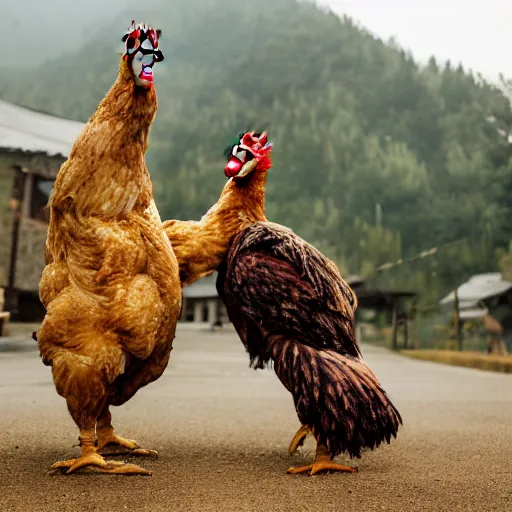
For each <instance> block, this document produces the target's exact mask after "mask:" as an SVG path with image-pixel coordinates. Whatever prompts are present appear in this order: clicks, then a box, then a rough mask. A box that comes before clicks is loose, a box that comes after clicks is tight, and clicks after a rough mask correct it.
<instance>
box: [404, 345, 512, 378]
mask: <svg viewBox="0 0 512 512" xmlns="http://www.w3.org/2000/svg"><path fill="white" fill-rule="evenodd" d="M400 353H401V354H403V355H405V356H408V357H413V358H415V359H421V360H423V361H434V362H436V363H444V364H451V365H454V366H464V367H466V368H477V369H478V370H487V371H492V372H502V373H512V356H499V355H488V354H484V353H482V352H456V351H453V350H401V351H400Z"/></svg>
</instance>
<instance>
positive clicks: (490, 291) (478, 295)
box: [439, 272, 512, 309]
mask: <svg viewBox="0 0 512 512" xmlns="http://www.w3.org/2000/svg"><path fill="white" fill-rule="evenodd" d="M510 289H512V282H510V281H505V280H504V279H503V277H502V276H501V274H500V273H499V272H489V273H487V274H476V275H474V276H473V277H471V278H470V279H469V280H468V281H466V282H465V283H463V284H461V285H460V286H459V288H458V289H457V294H458V296H459V301H460V303H459V307H460V309H465V308H471V307H474V306H475V304H476V303H477V302H478V301H480V300H485V299H489V298H491V297H496V296H498V295H501V294H502V293H505V292H506V291H508V290H510ZM454 300H455V294H454V292H453V291H451V292H450V293H449V294H448V295H446V297H443V298H442V299H441V300H440V301H439V303H440V304H449V303H450V302H453V301H454Z"/></svg>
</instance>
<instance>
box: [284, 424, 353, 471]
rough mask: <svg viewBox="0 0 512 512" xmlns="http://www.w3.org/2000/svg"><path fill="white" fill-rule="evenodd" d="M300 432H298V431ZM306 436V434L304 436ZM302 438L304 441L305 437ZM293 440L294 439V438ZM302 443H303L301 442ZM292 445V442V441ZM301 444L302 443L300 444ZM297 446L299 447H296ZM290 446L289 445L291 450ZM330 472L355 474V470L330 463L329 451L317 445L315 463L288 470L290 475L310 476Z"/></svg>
mask: <svg viewBox="0 0 512 512" xmlns="http://www.w3.org/2000/svg"><path fill="white" fill-rule="evenodd" d="M299 432H300V430H299ZM299 432H297V434H295V437H297V436H298V435H299ZM306 436H307V434H306ZM306 436H304V439H305V437H306ZM294 440H295V438H294ZM302 442H304V441H302ZM292 444H293V441H292ZM301 444H302V443H301ZM297 446H300V444H299V445H297ZM291 447H292V445H290V450H291ZM331 471H339V472H342V473H357V468H352V467H350V466H342V465H341V464H336V463H335V462H333V461H332V459H331V455H330V453H329V450H328V449H327V447H326V446H324V445H321V444H318V445H317V448H316V456H315V462H313V464H309V465H308V466H303V467H300V468H288V471H287V472H288V473H289V474H292V475H296V474H298V473H308V472H309V475H310V476H313V475H317V474H319V473H328V472H331Z"/></svg>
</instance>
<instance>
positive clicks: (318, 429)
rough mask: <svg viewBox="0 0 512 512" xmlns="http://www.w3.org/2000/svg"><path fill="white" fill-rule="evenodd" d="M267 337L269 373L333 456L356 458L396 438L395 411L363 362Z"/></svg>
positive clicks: (301, 418)
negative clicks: (271, 368)
mask: <svg viewBox="0 0 512 512" xmlns="http://www.w3.org/2000/svg"><path fill="white" fill-rule="evenodd" d="M272 338H273V339H271V340H269V341H271V346H272V353H273V357H272V359H273V362H274V370H275V372H276V374H277V376H278V377H279V379H280V380H281V382H282V383H283V384H284V386H285V387H286V388H287V389H288V391H290V392H291V393H292V395H293V398H294V402H295V408H296V410H297V414H298V417H299V420H300V421H301V422H302V423H303V424H304V425H308V426H309V427H310V429H311V430H312V432H313V434H314V435H315V437H316V439H317V441H318V442H320V443H322V444H324V445H326V446H327V448H328V449H329V451H330V453H331V455H332V457H335V456H336V455H338V454H340V453H342V452H346V453H347V454H348V455H349V456H350V457H360V456H361V451H362V450H363V449H365V448H366V449H374V448H377V447H378V446H379V445H380V444H381V443H382V442H383V441H384V440H385V441H387V443H389V442H390V441H391V437H396V433H397V430H398V428H399V425H401V424H402V418H401V416H400V413H399V412H398V410H397V409H396V408H395V406H394V405H393V404H392V403H391V401H390V399H389V398H388V396H387V395H386V393H385V391H384V390H383V389H382V387H381V386H380V384H379V381H378V380H377V377H376V376H375V375H374V373H373V372H372V370H371V369H370V368H369V367H368V366H367V365H366V364H365V363H364V361H362V360H361V359H356V358H353V357H351V356H344V355H342V354H340V353H338V352H334V351H331V350H317V349H314V348H312V347H309V346H307V345H303V344H301V343H299V342H296V341H292V340H287V339H283V338H282V337H278V336H275V337H272Z"/></svg>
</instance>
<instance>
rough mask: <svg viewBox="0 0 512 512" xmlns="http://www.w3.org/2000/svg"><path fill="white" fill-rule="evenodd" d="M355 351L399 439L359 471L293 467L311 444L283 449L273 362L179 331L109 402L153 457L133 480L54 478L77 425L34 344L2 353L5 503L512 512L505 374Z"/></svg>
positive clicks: (509, 392) (225, 337)
mask: <svg viewBox="0 0 512 512" xmlns="http://www.w3.org/2000/svg"><path fill="white" fill-rule="evenodd" d="M363 351H364V353H365V357H366V359H367V361H368V362H369V364H370V365H371V366H372V367H373V369H374V371H375V372H376V374H377V375H378V376H379V378H380V379H381V381H382V383H383V385H384V387H385V389H386V390H387V391H388V393H389V394H390V395H391V397H392V398H393V400H394V402H395V404H396V406H397V407H398V409H399V410H400V412H401V414H402V416H403V418H404V427H403V429H402V431H401V432H400V434H399V436H398V439H397V440H396V441H393V442H392V443H391V445H389V446H385V447H383V448H381V449H379V450H377V451H376V452H370V453H366V454H364V455H363V458H362V459H361V460H358V461H355V464H356V465H357V466H358V467H359V473H356V474H353V475H348V474H334V475H327V476H315V477H307V476H304V475H295V476H290V475H287V474H286V469H287V467H288V466H290V465H298V464H301V463H305V462H307V461H310V460H311V459H312V455H313V447H314V445H313V443H312V441H308V443H307V445H306V447H305V450H304V451H303V453H302V454H300V455H296V456H294V457H290V456H289V455H288V452H287V448H288V443H289V441H290V439H291V437H292V435H293V434H294V433H295V431H296V429H297V428H298V426H299V424H298V420H297V418H296V415H295V411H294V408H293V403H292V399H291V397H290V396H289V395H288V393H287V392H286V391H285V390H284V388H283V387H282V386H281V384H280V383H279V381H278V380H277V378H276V376H275V375H274V373H273V371H254V370H251V369H249V368H248V359H247V356H246V354H245V352H244V350H243V347H242V346H241V344H240V342H239V341H238V339H237V337H236V335H235V334H234V333H232V332H229V333H215V334H213V333H209V332H194V331H191V330H190V329H185V330H184V329H180V330H179V335H178V337H177V340H176V343H175V349H174V351H173V353H172V355H171V363H170V365H169V367H168V369H167V370H166V372H165V374H164V376H163V377H162V378H161V379H160V380H159V381H157V382H156V383H154V384H152V385H150V386H148V387H147V388H145V389H144V390H142V391H140V392H139V393H138V394H137V395H136V396H135V398H134V399H132V400H131V401H130V402H129V403H128V404H127V405H125V406H123V407H121V408H114V410H113V413H114V424H115V425H116V426H117V429H118V430H119V432H120V433H121V434H122V435H124V436H126V437H128V438H134V439H137V441H139V443H140V444H141V445H142V446H144V447H148V448H153V449H157V450H159V452H160V458H159V459H158V460H144V459H137V461H136V462H137V463H140V464H141V465H143V466H145V467H147V468H148V469H151V470H152V471H153V472H154V474H153V476H152V477H129V478H127V477H120V476H111V475H82V476H71V477H66V476H63V475H60V474H59V475H56V476H49V475H48V474H47V469H48V467H49V466H50V464H52V463H53V462H55V461H57V460H59V459H63V458H68V457H70V456H72V455H73V454H74V453H76V450H77V449H76V448H72V446H73V445H74V444H75V443H76V442H77V436H78V432H77V430H76V428H75V426H74V424H73V423H72V421H71V419H70V417H69V415H68V413H67V410H66V406H65V402H64V400H63V399H62V398H60V397H59V396H58V395H57V394H56V392H55V389H54V387H53V383H52V380H51V375H50V369H49V368H46V367H45V366H43V364H42V363H41V361H40V360H39V357H38V353H37V352H16V353H15V352H1V353H0V455H1V457H0V510H1V511H2V512H4V511H5V512H7V511H8V512H11V511H24V512H25V511H27V512H28V511H30V512H39V511H73V512H74V511H81V512H86V511H123V510H128V511H163V510H166V511H187V512H195V511H205V512H207V511H227V512H231V511H233V512H234V511H257V512H266V511H283V512H284V511H291V512H294V511H317V512H327V511H344V512H350V511H357V512H370V511H383V510H389V511H464V512H470V511H479V512H486V511H491V510H496V511H500V512H505V511H509V510H510V511H512V375H503V374H494V373H486V372H481V371H478V370H467V369H463V368H456V367H450V366H441V365H437V364H434V363H426V362H420V361H414V360H410V359H406V358H404V357H401V356H397V355H394V354H391V353H389V352H387V351H384V350H382V349H378V348H375V347H370V346H364V347H363ZM339 460H343V457H341V458H340V459H339ZM351 463H354V462H353V461H352V462H351Z"/></svg>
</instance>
